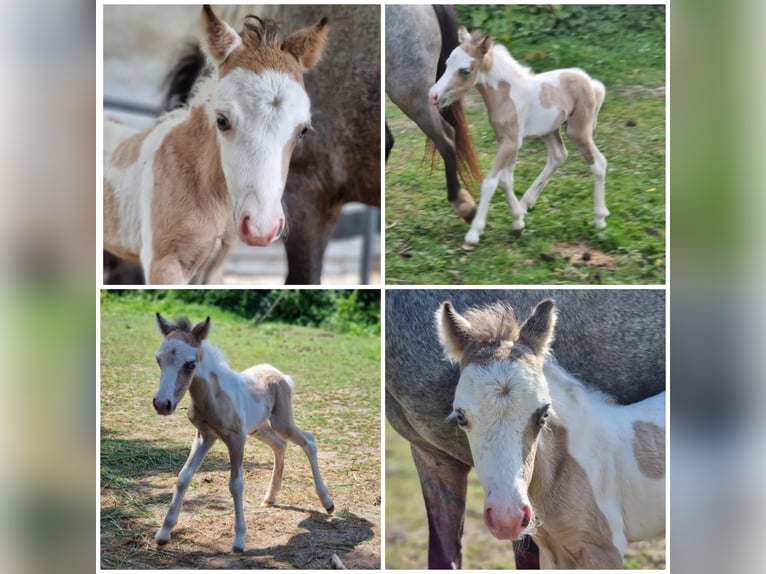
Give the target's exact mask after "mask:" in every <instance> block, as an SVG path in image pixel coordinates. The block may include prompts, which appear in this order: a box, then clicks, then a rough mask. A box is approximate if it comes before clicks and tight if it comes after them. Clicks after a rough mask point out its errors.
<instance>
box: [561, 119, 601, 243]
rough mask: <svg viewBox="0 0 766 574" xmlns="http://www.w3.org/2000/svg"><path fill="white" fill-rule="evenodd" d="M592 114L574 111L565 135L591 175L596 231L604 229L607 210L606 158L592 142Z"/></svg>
mask: <svg viewBox="0 0 766 574" xmlns="http://www.w3.org/2000/svg"><path fill="white" fill-rule="evenodd" d="M593 122H594V116H593V112H592V110H591V111H588V110H585V111H581V110H579V109H576V110H575V112H573V113H572V115H571V116H570V118H569V121H568V123H567V134H569V137H570V138H572V141H574V142H575V144H577V147H578V148H579V149H580V151H581V152H582V155H583V157H585V161H586V162H587V163H588V166H589V167H590V172H591V173H592V174H593V182H594V189H593V203H594V207H593V225H595V226H596V228H597V229H603V228H604V227H606V220H605V219H606V216H607V215H609V210H608V209H607V208H606V199H605V189H604V185H605V179H606V158H605V157H604V155H603V154H602V153H601V152H600V151H599V149H598V148H597V147H596V144H595V143H594V142H593Z"/></svg>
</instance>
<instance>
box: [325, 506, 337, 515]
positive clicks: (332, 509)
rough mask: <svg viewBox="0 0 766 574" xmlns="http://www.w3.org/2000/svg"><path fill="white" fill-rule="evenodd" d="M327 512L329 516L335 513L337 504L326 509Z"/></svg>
mask: <svg viewBox="0 0 766 574" xmlns="http://www.w3.org/2000/svg"><path fill="white" fill-rule="evenodd" d="M325 510H326V511H327V514H332V513H333V512H335V504H331V505H330V508H325Z"/></svg>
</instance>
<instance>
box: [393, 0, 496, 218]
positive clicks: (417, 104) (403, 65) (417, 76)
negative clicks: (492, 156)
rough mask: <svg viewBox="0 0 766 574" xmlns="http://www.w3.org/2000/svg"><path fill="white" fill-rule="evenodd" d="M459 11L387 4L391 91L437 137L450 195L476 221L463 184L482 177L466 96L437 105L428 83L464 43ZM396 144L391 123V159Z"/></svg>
mask: <svg viewBox="0 0 766 574" xmlns="http://www.w3.org/2000/svg"><path fill="white" fill-rule="evenodd" d="M456 29H457V15H456V14H455V10H454V8H453V7H451V6H427V5H421V6H407V5H398V4H393V5H387V6H386V93H387V94H388V97H389V98H391V101H392V102H393V103H394V104H395V105H396V106H397V107H398V108H399V109H400V110H402V111H403V112H404V113H405V114H406V115H407V117H409V118H410V119H411V120H412V121H413V122H415V124H417V126H418V127H419V128H420V129H421V130H422V131H423V133H425V134H426V136H428V137H429V138H430V140H431V141H432V142H433V143H434V146H435V148H436V150H437V151H438V152H439V154H440V155H441V157H442V159H443V160H444V173H445V176H446V178H447V200H448V201H449V202H450V204H451V205H452V207H453V209H454V210H455V212H456V213H457V214H458V215H459V216H460V217H462V218H463V219H464V220H465V221H467V222H470V221H471V220H472V219H473V218H474V215H475V214H476V202H475V200H474V198H473V196H472V195H471V194H470V192H469V191H467V190H466V189H464V188H462V187H461V185H460V180H462V181H463V184H464V185H466V186H467V187H468V186H471V185H472V183H473V182H474V181H478V180H480V179H481V173H480V171H479V164H478V161H477V159H476V152H475V150H474V148H473V142H472V141H471V136H470V134H469V132H468V122H467V120H466V117H465V113H464V111H463V108H462V105H461V102H460V101H459V100H455V101H453V102H451V103H450V105H449V106H442V107H441V108H440V109H438V110H437V109H435V108H434V107H433V106H432V105H430V104H429V102H428V97H427V93H428V88H429V86H431V84H432V83H433V82H434V80H435V79H436V78H437V77H438V76H439V75H440V74H441V73H442V71H443V70H444V62H445V60H446V58H447V56H448V55H449V54H450V52H451V51H452V50H453V49H454V48H455V47H456V46H457V45H458V39H457V34H456V32H455V30H456ZM393 145H394V139H393V136H392V134H391V132H390V130H389V129H388V124H386V159H388V154H389V152H390V151H391V148H392V147H393Z"/></svg>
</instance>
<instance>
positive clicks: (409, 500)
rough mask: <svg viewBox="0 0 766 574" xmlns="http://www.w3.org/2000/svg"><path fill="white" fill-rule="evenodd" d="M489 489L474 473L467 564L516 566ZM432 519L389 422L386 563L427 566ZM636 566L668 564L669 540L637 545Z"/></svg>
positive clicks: (632, 556)
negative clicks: (486, 516) (489, 513)
mask: <svg viewBox="0 0 766 574" xmlns="http://www.w3.org/2000/svg"><path fill="white" fill-rule="evenodd" d="M483 508H484V492H483V490H482V488H481V484H480V483H479V481H478V479H477V478H476V473H475V472H473V471H472V472H471V474H470V475H469V482H468V498H467V504H466V515H465V529H464V532H463V568H465V569H471V570H474V569H475V570H481V569H492V570H502V569H508V568H513V549H512V547H511V544H510V542H507V541H501V540H497V539H496V538H494V537H493V536H492V535H491V534H490V533H489V531H488V530H487V528H486V526H484V520H483V518H482V510H483ZM427 556H428V523H427V521H426V511H425V506H424V505H423V496H422V494H421V492H420V482H419V481H418V476H417V471H416V470H415V464H414V463H413V462H412V456H411V455H410V447H409V443H408V442H407V441H406V440H404V439H403V438H402V437H401V436H399V435H398V434H397V433H396V431H395V430H393V428H392V427H391V426H390V425H389V424H386V568H391V569H408V570H420V569H425V568H426V567H427ZM625 566H626V567H627V568H631V569H663V568H665V539H664V538H662V539H659V540H652V541H649V542H642V543H638V544H631V545H630V547H629V548H628V554H627V556H626V559H625Z"/></svg>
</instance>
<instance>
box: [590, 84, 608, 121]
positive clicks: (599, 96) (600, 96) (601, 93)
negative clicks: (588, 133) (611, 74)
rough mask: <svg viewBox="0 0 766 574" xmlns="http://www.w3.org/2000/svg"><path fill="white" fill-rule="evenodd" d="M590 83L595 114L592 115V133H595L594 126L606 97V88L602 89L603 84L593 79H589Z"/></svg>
mask: <svg viewBox="0 0 766 574" xmlns="http://www.w3.org/2000/svg"><path fill="white" fill-rule="evenodd" d="M591 82H592V83H593V91H594V92H595V94H596V113H595V114H594V115H593V131H594V132H595V131H596V124H597V123H598V113H599V112H600V111H601V106H602V105H603V103H604V98H605V97H606V87H604V84H602V83H601V82H599V81H598V80H594V79H593V78H591Z"/></svg>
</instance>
